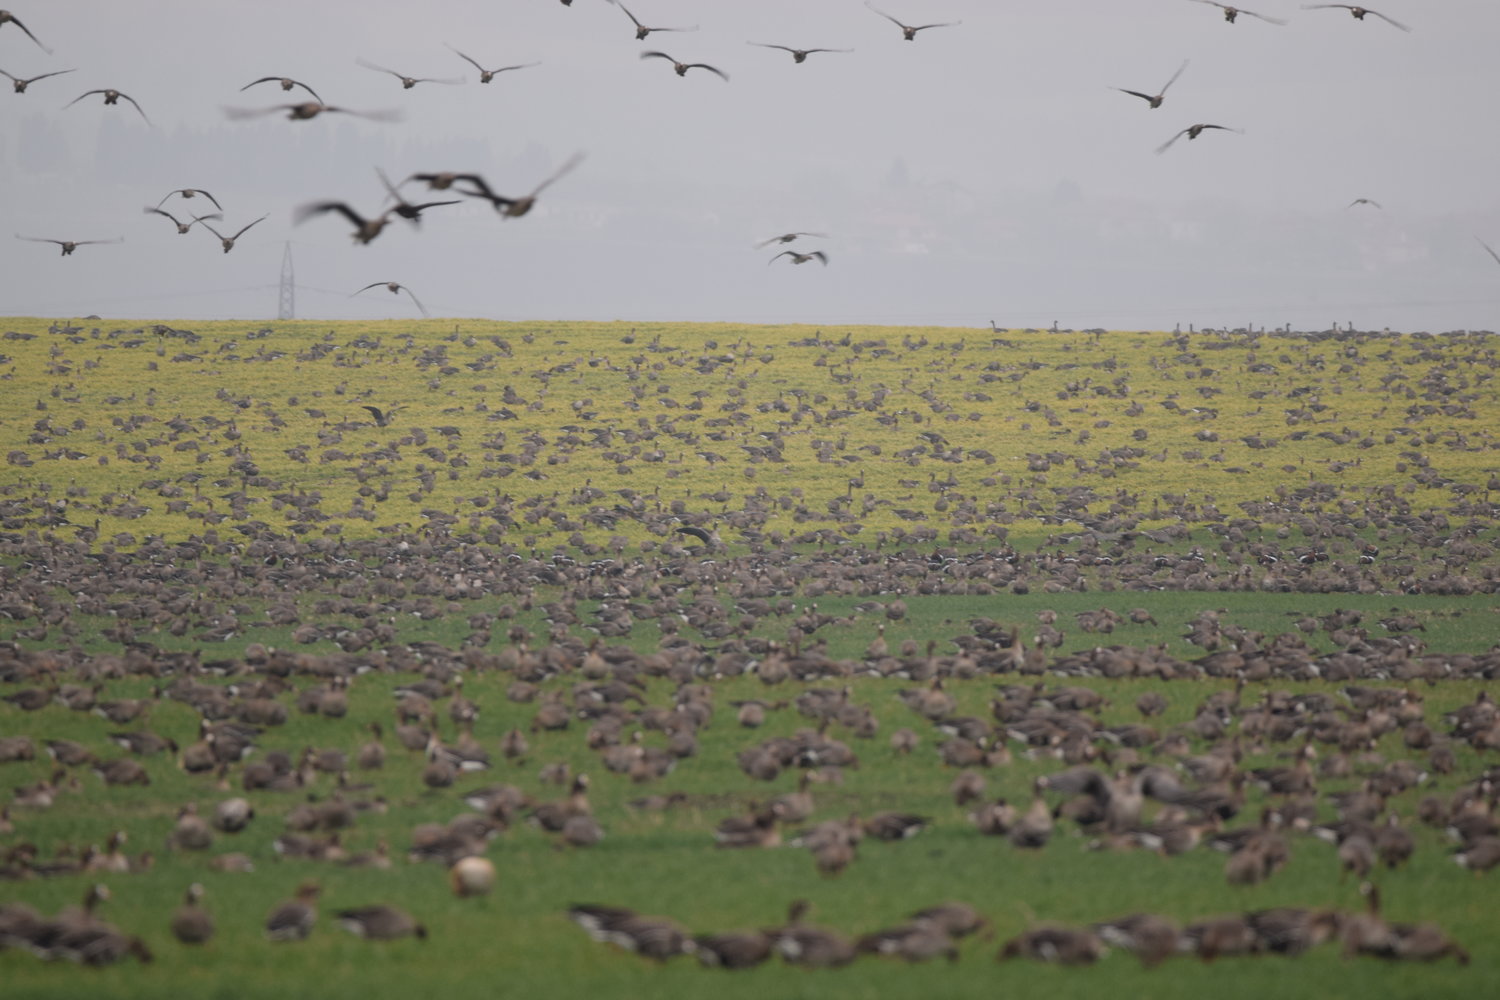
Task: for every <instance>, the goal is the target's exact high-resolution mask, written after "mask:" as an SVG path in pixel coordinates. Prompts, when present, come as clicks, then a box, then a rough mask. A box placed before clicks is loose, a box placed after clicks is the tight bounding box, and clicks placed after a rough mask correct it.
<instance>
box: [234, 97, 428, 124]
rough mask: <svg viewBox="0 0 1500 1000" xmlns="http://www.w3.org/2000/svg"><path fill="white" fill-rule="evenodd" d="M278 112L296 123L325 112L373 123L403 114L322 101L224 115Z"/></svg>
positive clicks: (253, 115) (237, 110)
mask: <svg viewBox="0 0 1500 1000" xmlns="http://www.w3.org/2000/svg"><path fill="white" fill-rule="evenodd" d="M278 111H285V112H286V117H287V120H288V121H294V122H298V121H302V122H305V121H310V120H311V119H313V118H316V117H318V116H319V115H321V114H322V113H323V112H325V111H327V112H331V113H333V114H342V115H354V116H355V117H357V118H368V119H370V120H371V121H377V122H394V121H399V120H400V119H401V112H399V111H389V110H386V111H355V110H354V109H353V108H340V107H336V106H334V105H332V104H324V103H322V102H321V101H302V102H301V103H298V104H273V105H272V106H271V107H269V108H225V109H224V114H225V116H226V117H228V118H230V119H233V120H236V121H238V120H240V119H244V118H260V117H262V116H263V115H271V114H275V113H276V112H278Z"/></svg>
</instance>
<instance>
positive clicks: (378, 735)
mask: <svg viewBox="0 0 1500 1000" xmlns="http://www.w3.org/2000/svg"><path fill="white" fill-rule="evenodd" d="M367 408H368V409H372V410H374V413H373V414H372V415H373V416H374V417H375V425H376V426H377V427H384V426H385V424H386V422H387V419H388V418H387V417H386V415H385V414H384V413H382V412H381V411H380V410H379V409H376V408H375V407H367ZM384 735H385V730H384V729H382V728H381V725H380V723H379V722H372V723H370V739H369V741H368V742H366V743H365V744H364V745H363V746H361V747H360V748H359V751H358V752H357V753H356V754H355V755H354V763H355V765H356V766H357V767H358V768H359V769H360V770H361V771H378V770H380V769H381V768H382V767H384V766H385V744H384V743H382V742H381V739H382V738H383V737H384Z"/></svg>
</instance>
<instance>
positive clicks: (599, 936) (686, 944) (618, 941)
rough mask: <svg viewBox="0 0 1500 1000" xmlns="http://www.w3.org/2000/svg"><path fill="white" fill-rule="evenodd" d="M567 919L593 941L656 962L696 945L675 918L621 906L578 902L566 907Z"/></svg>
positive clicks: (687, 952) (691, 950) (685, 952)
mask: <svg viewBox="0 0 1500 1000" xmlns="http://www.w3.org/2000/svg"><path fill="white" fill-rule="evenodd" d="M568 919H570V920H572V921H573V922H574V923H576V924H577V925H578V926H580V927H582V928H583V929H584V931H585V932H587V933H588V935H589V937H591V938H593V939H594V940H595V941H601V942H604V943H606V944H613V945H615V946H616V947H619V948H623V949H625V950H626V951H631V952H635V953H636V954H637V955H641V956H643V957H645V958H649V959H653V960H654V961H657V962H665V961H667V960H668V959H670V958H675V957H676V956H678V955H688V954H692V953H693V952H694V951H695V950H696V949H697V944H696V943H695V942H694V941H693V939H692V937H691V936H690V935H689V934H688V933H687V931H685V930H683V929H682V928H681V927H680V926H678V924H677V923H676V921H673V920H670V919H668V918H666V917H651V916H644V915H642V914H639V913H636V912H635V911H634V910H628V909H625V908H624V907H619V906H598V905H594V904H577V905H574V906H571V907H569V908H568Z"/></svg>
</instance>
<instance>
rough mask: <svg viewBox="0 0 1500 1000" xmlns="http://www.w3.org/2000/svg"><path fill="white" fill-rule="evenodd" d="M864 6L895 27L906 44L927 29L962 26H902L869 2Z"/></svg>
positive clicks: (950, 24)
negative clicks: (898, 29)
mask: <svg viewBox="0 0 1500 1000" xmlns="http://www.w3.org/2000/svg"><path fill="white" fill-rule="evenodd" d="M865 6H866V7H869V8H870V9H871V10H873V11H875V13H877V14H879V15H880V16H881V17H883V18H885V19H886V20H887V21H889V22H891V23H892V24H894V25H895V26H896V27H898V28H900V29H901V37H903V38H905V39H906V40H907V41H908V42H914V41H916V40H917V32H919V31H926V30H927V29H928V28H951V27H953V26H954V25H956V24H963V22H962V21H944V22H943V23H941V24H919V25H915V26H913V25H910V24H902V23H901V22H900V21H898V20H896V19H895V18H894V17H892V16H891V15H889V14H887V13H886V12H885V11H883V10H880V9H878V8H877V7H876V6H875V5H874V4H872V3H870V0H865Z"/></svg>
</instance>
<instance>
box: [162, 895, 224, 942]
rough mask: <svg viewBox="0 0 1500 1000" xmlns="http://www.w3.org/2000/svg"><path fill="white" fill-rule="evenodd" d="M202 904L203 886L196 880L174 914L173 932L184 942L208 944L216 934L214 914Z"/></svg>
mask: <svg viewBox="0 0 1500 1000" xmlns="http://www.w3.org/2000/svg"><path fill="white" fill-rule="evenodd" d="M202 904H203V886H202V885H201V884H200V883H198V882H194V883H193V884H192V885H190V886H188V889H187V893H186V895H184V897H183V900H182V905H181V906H179V907H178V908H177V912H176V913H174V914H172V934H173V936H174V937H176V938H177V940H179V941H181V942H182V943H183V944H206V943H207V942H208V940H209V939H210V938H212V937H213V936H214V918H213V915H212V914H210V913H209V912H208V911H207V910H205V909H204V908H203V905H202Z"/></svg>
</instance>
